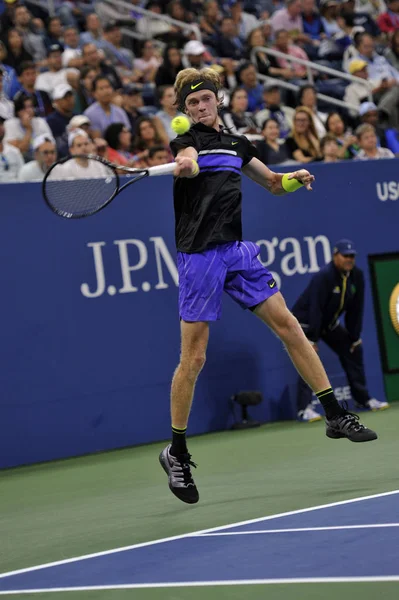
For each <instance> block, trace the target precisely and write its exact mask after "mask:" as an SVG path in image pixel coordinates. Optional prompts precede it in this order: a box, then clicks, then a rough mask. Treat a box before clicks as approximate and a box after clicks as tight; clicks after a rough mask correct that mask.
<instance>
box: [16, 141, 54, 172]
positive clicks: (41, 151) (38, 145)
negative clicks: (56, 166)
mask: <svg viewBox="0 0 399 600" xmlns="http://www.w3.org/2000/svg"><path fill="white" fill-rule="evenodd" d="M32 147H33V151H34V158H35V160H31V161H30V162H28V163H26V164H25V165H24V166H23V167H22V169H21V170H20V172H19V177H18V178H19V181H43V177H44V175H45V173H46V172H47V171H48V169H49V168H50V167H51V165H52V164H53V163H54V162H55V161H56V160H57V148H56V145H55V140H54V138H52V137H49V136H48V135H39V136H38V137H37V138H35V139H34V140H33V144H32Z"/></svg>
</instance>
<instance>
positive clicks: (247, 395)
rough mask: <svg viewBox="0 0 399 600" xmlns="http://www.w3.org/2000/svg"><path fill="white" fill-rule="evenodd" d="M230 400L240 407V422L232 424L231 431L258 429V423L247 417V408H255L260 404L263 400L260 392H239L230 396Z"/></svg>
mask: <svg viewBox="0 0 399 600" xmlns="http://www.w3.org/2000/svg"><path fill="white" fill-rule="evenodd" d="M231 400H232V401H233V403H234V402H236V403H237V404H238V405H239V406H241V421H238V422H237V423H234V425H233V426H232V429H251V428H252V427H259V426H260V425H261V423H260V421H255V420H254V419H251V418H250V417H249V416H248V406H257V405H258V404H260V403H261V402H262V400H263V398H262V394H261V393H260V392H257V391H248V392H239V393H238V394H235V395H234V396H232V397H231ZM233 407H234V404H233ZM233 412H234V408H233Z"/></svg>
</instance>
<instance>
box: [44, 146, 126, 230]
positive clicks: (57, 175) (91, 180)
mask: <svg viewBox="0 0 399 600" xmlns="http://www.w3.org/2000/svg"><path fill="white" fill-rule="evenodd" d="M117 190H118V177H117V175H116V174H115V172H114V171H113V169H112V168H111V167H108V166H107V165H105V164H103V163H101V162H99V161H97V160H94V159H88V160H87V161H84V162H82V161H80V162H78V161H77V160H76V159H74V158H70V159H69V160H67V161H66V162H63V163H59V164H56V165H55V166H54V167H53V168H52V170H51V171H50V172H49V173H48V175H47V176H46V179H45V182H44V195H45V198H46V201H47V203H48V204H49V205H50V207H51V208H52V209H53V210H54V212H56V213H57V214H59V215H61V216H63V217H69V218H79V217H85V216H87V215H91V214H94V213H96V212H97V211H99V210H101V208H103V207H104V206H106V205H107V204H108V203H109V202H110V201H111V200H112V198H113V197H114V195H115V193H116V192H117Z"/></svg>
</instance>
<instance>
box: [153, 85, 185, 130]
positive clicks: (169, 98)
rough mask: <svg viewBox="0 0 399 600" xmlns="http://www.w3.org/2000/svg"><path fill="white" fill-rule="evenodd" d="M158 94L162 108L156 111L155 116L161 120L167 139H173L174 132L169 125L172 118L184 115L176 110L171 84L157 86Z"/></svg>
mask: <svg viewBox="0 0 399 600" xmlns="http://www.w3.org/2000/svg"><path fill="white" fill-rule="evenodd" d="M158 94H159V102H160V104H161V106H162V110H160V111H158V112H157V113H156V115H155V116H156V117H158V118H159V119H160V120H161V121H162V124H163V126H164V127H165V131H166V133H167V134H168V138H169V141H170V140H174V139H175V137H176V133H175V132H174V131H173V129H172V127H171V123H172V120H173V119H174V118H175V117H182V116H184V115H183V113H182V112H180V111H178V110H177V107H176V105H175V101H176V95H175V92H174V89H173V85H162V86H161V87H160V88H158Z"/></svg>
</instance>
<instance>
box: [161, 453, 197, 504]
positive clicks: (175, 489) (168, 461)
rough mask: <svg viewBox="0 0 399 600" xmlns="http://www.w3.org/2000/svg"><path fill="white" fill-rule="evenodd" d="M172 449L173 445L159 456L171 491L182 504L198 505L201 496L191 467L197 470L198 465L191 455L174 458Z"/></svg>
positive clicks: (180, 455)
mask: <svg viewBox="0 0 399 600" xmlns="http://www.w3.org/2000/svg"><path fill="white" fill-rule="evenodd" d="M170 448H171V444H169V445H168V446H166V448H165V449H164V450H162V452H161V454H160V455H159V462H160V463H161V466H162V468H163V470H164V471H165V473H166V474H167V476H168V479H169V489H170V491H171V492H172V493H173V494H174V495H175V496H177V498H179V500H181V501H182V502H186V503H187V504H196V502H198V500H199V494H198V490H197V487H196V485H195V483H194V479H193V477H192V475H191V469H190V467H195V468H196V467H197V465H196V464H195V463H194V462H192V460H191V454H188V453H187V454H179V456H172V455H171V453H170Z"/></svg>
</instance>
